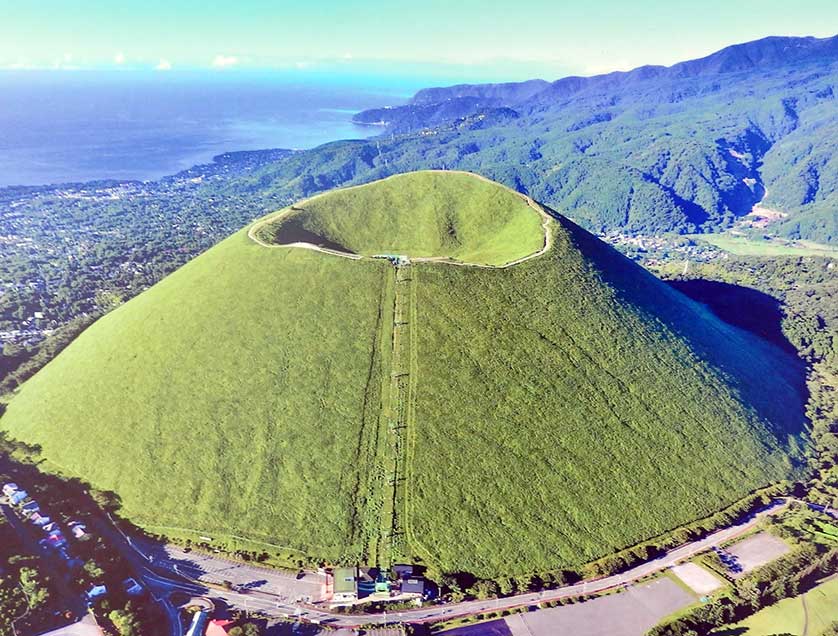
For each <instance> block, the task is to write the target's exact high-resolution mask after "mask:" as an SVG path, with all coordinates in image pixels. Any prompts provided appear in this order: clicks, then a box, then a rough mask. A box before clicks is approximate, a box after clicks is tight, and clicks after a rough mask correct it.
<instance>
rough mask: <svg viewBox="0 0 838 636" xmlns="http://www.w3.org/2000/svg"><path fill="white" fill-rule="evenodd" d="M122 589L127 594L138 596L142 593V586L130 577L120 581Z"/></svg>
mask: <svg viewBox="0 0 838 636" xmlns="http://www.w3.org/2000/svg"><path fill="white" fill-rule="evenodd" d="M122 589H124V590H125V593H126V594H127V595H128V596H140V595H141V594H142V593H143V586H142V585H140V584H139V583H137V581H136V580H134V579H132V578H128V579H125V580H124V581H123V582H122Z"/></svg>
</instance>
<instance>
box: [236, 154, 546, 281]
mask: <svg viewBox="0 0 838 636" xmlns="http://www.w3.org/2000/svg"><path fill="white" fill-rule="evenodd" d="M423 172H438V173H447V174H465V175H469V176H471V177H475V178H476V179H480V180H481V181H485V182H486V183H491V184H493V185H496V186H499V187H501V188H503V189H505V190H507V191H509V192H511V193H513V194H515V195H516V196H518V197H520V198H521V199H523V200H524V202H526V204H527V205H528V206H529V207H530V208H532V209H533V210H535V211H536V212H537V213H538V214H539V215H540V216H541V229H542V231H543V232H544V244H543V246H542V248H541V249H540V250H538V251H537V252H533V253H532V254H527V255H526V256H522V257H521V258H517V259H515V260H514V261H510V262H508V263H504V264H502V265H487V264H481V263H468V262H465V261H458V260H454V259H452V258H450V257H448V256H424V257H418V258H411V259H410V261H411V262H413V263H441V264H444V265H456V266H458V267H478V268H481V269H506V268H507V267H512V266H513V265H518V264H520V263H523V262H525V261H528V260H531V259H533V258H538V257H539V256H541V255H542V254H544V253H546V252H547V251H548V250H549V249H550V247H551V246H552V244H553V234H552V232H551V231H550V222H551V221H553V217H552V216H550V214H548V212H547V211H546V210H545V209H544V208H543V207H542V206H541V205H539V204H538V203H536V202H535V201H534V200H533V199H532V198H530V197H529V196H527V195H526V194H522V193H520V192H518V191H517V190H513V189H512V188H510V187H508V186H505V185H503V184H502V183H497V182H495V181H492V180H491V179H488V178H486V177H484V176H483V175H479V174H476V173H474V172H467V171H465V170H426V171H423ZM398 176H400V175H399V174H394V175H391V176H389V177H386V178H385V179H382V181H386V180H388V179H392V178H394V177H398ZM366 185H369V184H366V183H364V184H361V185H355V186H349V187H346V188H337V190H329V191H328V192H321V193H320V194H316V195H314V196H313V197H309V198H308V199H305V200H303V201H300V202H299V203H295V204H294V206H293V208H299V207H301V206H303V205H305V204H307V203H310V202H312V201H314V200H316V199H319V198H320V197H323V196H326V195H328V194H331V193H332V192H335V191H346V190H354V189H356V188H363V187H364V186H366ZM293 208H292V207H291V206H289V207H288V208H287V209H284V210H281V211H279V212H277V213H275V214H271V215H269V216H267V217H265V218H264V219H262V220H261V221H256V222H255V223H254V224H253V225H251V226H250V228H249V229H248V231H247V237H248V238H249V239H250V240H251V241H253V242H254V243H257V244H259V245H261V246H262V247H268V248H289V247H299V248H302V249H307V250H314V251H316V252H322V253H324V254H330V255H332V256H340V257H342V258H348V259H351V260H353V261H359V260H363V259H372V258H373V257H371V256H362V255H361V254H350V253H349V252H340V251H337V250H332V249H329V248H326V247H320V246H319V245H314V244H313V243H302V242H297V243H285V244H276V243H266V242H265V241H263V240H262V239H260V238H259V236H258V232H259V230H260V229H261V228H262V227H264V226H265V225H268V224H269V223H273V222H275V221H278V220H280V219H282V218H283V217H285V216H288V215H289V214H291V213H292V212H296V211H297V210H296V209H293ZM376 260H379V259H376Z"/></svg>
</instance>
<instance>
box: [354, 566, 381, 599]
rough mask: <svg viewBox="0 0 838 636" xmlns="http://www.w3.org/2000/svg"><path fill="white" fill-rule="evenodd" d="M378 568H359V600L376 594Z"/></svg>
mask: <svg viewBox="0 0 838 636" xmlns="http://www.w3.org/2000/svg"><path fill="white" fill-rule="evenodd" d="M377 576H378V568H358V586H357V587H358V598H366V597H367V596H370V595H371V594H375V579H376V577H377Z"/></svg>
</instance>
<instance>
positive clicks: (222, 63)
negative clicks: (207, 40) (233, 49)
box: [212, 55, 239, 68]
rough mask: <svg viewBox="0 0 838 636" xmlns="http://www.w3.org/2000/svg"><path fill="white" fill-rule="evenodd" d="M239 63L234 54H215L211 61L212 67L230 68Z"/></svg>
mask: <svg viewBox="0 0 838 636" xmlns="http://www.w3.org/2000/svg"><path fill="white" fill-rule="evenodd" d="M238 63H239V58H237V57H236V56H235V55H216V56H215V59H213V61H212V66H213V68H230V67H232V66H235V65H236V64H238Z"/></svg>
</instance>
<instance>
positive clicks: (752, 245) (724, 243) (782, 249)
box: [691, 234, 838, 257]
mask: <svg viewBox="0 0 838 636" xmlns="http://www.w3.org/2000/svg"><path fill="white" fill-rule="evenodd" d="M691 238H694V239H697V240H700V241H704V242H705V243H710V244H711V245H715V246H716V247H718V248H721V249H723V250H725V251H726V252H730V253H731V254H736V255H737V256H836V257H838V249H836V248H834V247H830V246H829V245H822V244H820V243H813V242H811V241H788V240H783V239H773V240H769V239H758V238H749V237H745V236H736V235H730V234H693V235H691Z"/></svg>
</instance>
